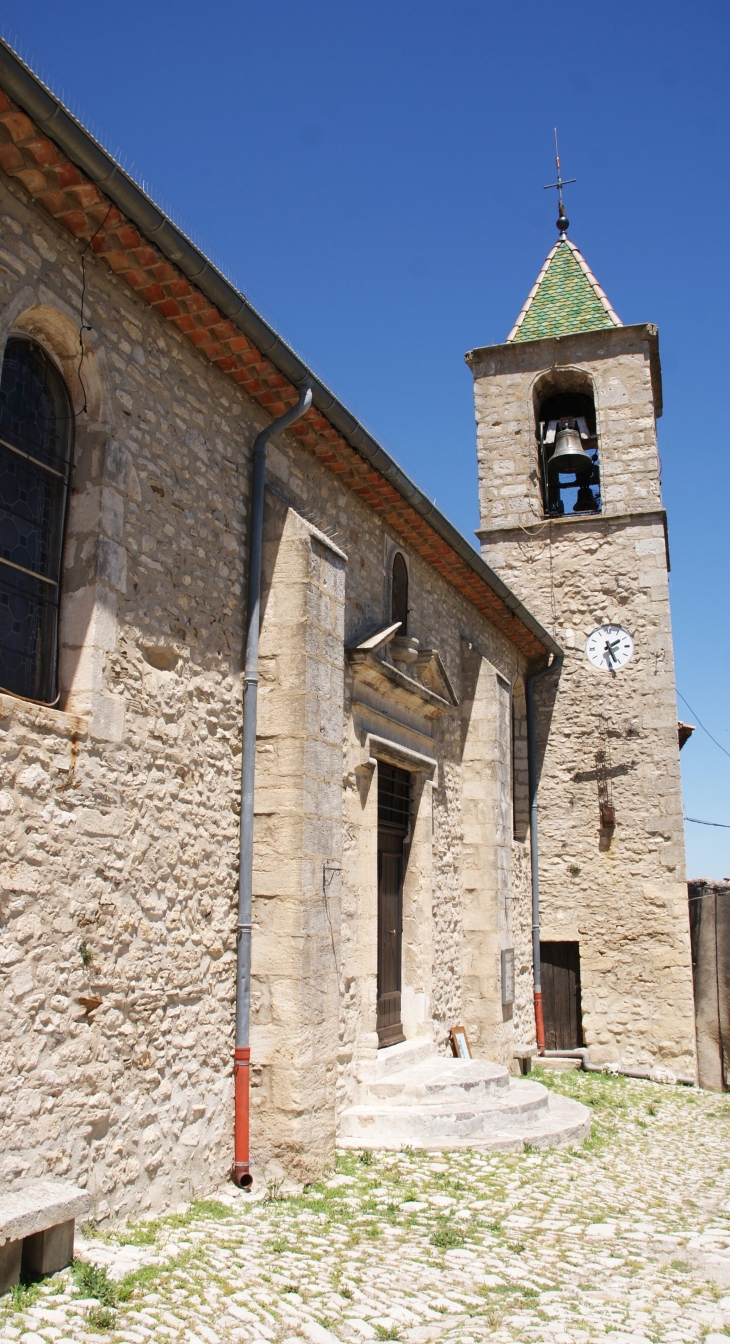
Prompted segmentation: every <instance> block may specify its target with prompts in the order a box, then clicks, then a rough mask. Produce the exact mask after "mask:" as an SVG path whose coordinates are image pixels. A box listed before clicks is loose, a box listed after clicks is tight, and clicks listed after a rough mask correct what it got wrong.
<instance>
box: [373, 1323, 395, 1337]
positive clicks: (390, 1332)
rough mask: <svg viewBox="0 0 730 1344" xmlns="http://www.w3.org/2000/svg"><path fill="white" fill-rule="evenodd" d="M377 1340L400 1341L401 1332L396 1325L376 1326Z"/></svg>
mask: <svg viewBox="0 0 730 1344" xmlns="http://www.w3.org/2000/svg"><path fill="white" fill-rule="evenodd" d="M375 1338H376V1339H400V1330H399V1329H398V1328H397V1326H395V1325H376V1326H375Z"/></svg>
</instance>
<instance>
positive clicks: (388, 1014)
mask: <svg viewBox="0 0 730 1344" xmlns="http://www.w3.org/2000/svg"><path fill="white" fill-rule="evenodd" d="M409 822H410V776H409V774H408V772H407V771H406V770H399V769H397V767H396V766H393V765H387V764H385V763H379V764H378V1002H377V1021H376V1027H377V1032H378V1039H379V1042H380V1045H381V1046H384V1045H395V1044H396V1042H398V1041H404V1040H405V1036H404V1035H403V1025H402V1022H401V960H402V944H403V872H404V846H405V844H406V841H407V837H408V827H409Z"/></svg>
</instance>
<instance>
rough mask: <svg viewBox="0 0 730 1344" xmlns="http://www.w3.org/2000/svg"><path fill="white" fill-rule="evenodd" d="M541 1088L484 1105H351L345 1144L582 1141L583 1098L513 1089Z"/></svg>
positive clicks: (508, 1145)
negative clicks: (508, 1100) (580, 1101)
mask: <svg viewBox="0 0 730 1344" xmlns="http://www.w3.org/2000/svg"><path fill="white" fill-rule="evenodd" d="M513 1087H514V1089H515V1091H518V1090H521V1089H522V1088H524V1087H528V1088H531V1089H532V1088H535V1089H539V1091H540V1092H542V1093H543V1094H544V1095H543V1096H535V1095H534V1094H533V1095H532V1096H529V1097H520V1096H519V1095H518V1096H515V1097H514V1098H510V1104H509V1105H505V1104H496V1103H494V1102H492V1103H491V1104H490V1103H484V1104H482V1105H479V1106H468V1105H464V1104H462V1105H458V1104H456V1105H452V1106H444V1107H441V1108H436V1107H433V1106H379V1107H377V1106H350V1107H348V1108H347V1110H345V1111H344V1112H343V1113H342V1116H341V1117H340V1127H339V1135H338V1143H339V1145H340V1146H341V1147H343V1148H375V1149H402V1148H405V1147H411V1148H425V1149H429V1148H431V1149H433V1148H436V1149H450V1148H470V1147H474V1148H488V1149H499V1150H509V1149H519V1148H523V1147H524V1145H525V1143H529V1144H531V1145H532V1146H533V1147H536V1148H542V1147H548V1146H550V1145H552V1144H558V1143H568V1142H581V1141H582V1140H583V1139H585V1138H586V1137H587V1135H588V1134H589V1132H590V1124H591V1121H590V1112H589V1111H588V1109H587V1107H585V1106H582V1105H580V1103H579V1102H576V1101H571V1100H569V1099H568V1098H566V1097H559V1096H555V1095H554V1094H550V1093H548V1092H547V1089H545V1088H543V1087H542V1085H541V1084H539V1083H521V1082H519V1081H515V1082H513V1084H512V1086H511V1088H510V1091H512V1088H513Z"/></svg>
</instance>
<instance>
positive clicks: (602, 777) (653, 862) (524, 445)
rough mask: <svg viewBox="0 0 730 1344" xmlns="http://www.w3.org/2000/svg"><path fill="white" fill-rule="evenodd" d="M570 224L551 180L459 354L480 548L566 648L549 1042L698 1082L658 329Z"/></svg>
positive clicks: (548, 813) (547, 945)
mask: <svg viewBox="0 0 730 1344" xmlns="http://www.w3.org/2000/svg"><path fill="white" fill-rule="evenodd" d="M562 185H563V184H562V183H560V184H559V186H560V188H561V187H562ZM567 228H568V221H567V219H566V218H565V211H564V210H563V208H562V191H561V192H560V218H559V220H558V229H559V238H558V241H557V242H556V244H555V246H554V247H553V249H552V251H551V252H550V253H549V255H548V257H547V260H546V261H545V264H544V266H543V268H542V270H541V271H540V274H539V275H538V277H537V280H536V281H535V284H534V285H533V288H532V290H531V291H530V294H529V296H528V298H527V301H526V303H525V305H524V307H523V308H522V311H521V312H520V314H519V316H518V318H517V321H516V322H515V325H514V327H513V328H512V331H511V332H510V334H509V336H508V337H507V340H506V341H505V343H504V344H503V345H494V346H487V347H485V348H482V349H476V350H472V351H471V352H470V353H469V354H468V355H467V356H466V360H467V364H468V365H469V367H470V369H471V370H472V373H473V376H474V396H475V407H476V423H477V457H478V468H479V504H480V516H481V526H480V531H479V533H478V535H479V538H480V541H481V545H482V554H483V556H484V559H485V560H486V561H487V563H488V564H489V565H490V566H491V567H492V568H493V569H494V570H496V572H497V573H498V574H499V575H500V577H501V578H503V579H504V581H505V582H506V583H507V584H508V585H509V587H510V588H511V589H512V590H513V591H514V592H515V593H517V594H518V595H519V597H521V598H522V600H523V601H524V602H525V604H526V605H527V606H528V607H529V608H530V610H532V611H534V613H535V615H536V616H537V617H538V618H539V619H540V620H541V621H542V622H543V623H544V625H545V626H546V628H547V629H549V630H550V631H551V632H552V633H553V634H554V636H555V638H556V639H557V641H558V642H559V644H560V645H561V647H562V648H563V650H564V659H563V662H562V666H560V665H559V666H557V667H556V668H555V669H554V670H553V671H552V672H549V673H547V675H545V676H543V677H541V678H540V680H539V681H537V682H536V683H535V699H536V706H537V717H536V724H537V727H536V749H537V778H538V781H539V786H538V795H537V797H538V817H539V856H538V872H539V883H540V907H541V920H540V923H541V934H540V938H541V954H540V960H541V970H542V990H543V1003H544V1013H545V1029H546V1045H547V1047H548V1048H558V1049H563V1048H571V1047H573V1046H577V1045H586V1046H588V1047H589V1049H590V1051H591V1058H592V1060H594V1061H595V1062H599V1063H600V1062H607V1063H608V1062H616V1063H618V1064H621V1065H623V1066H625V1067H632V1066H633V1067H637V1068H649V1069H651V1068H652V1067H655V1066H662V1067H664V1068H669V1069H671V1070H673V1071H674V1072H675V1073H678V1074H680V1075H691V1076H693V1075H694V1069H695V1065H694V1010H693V999H692V970H691V958H690V945H689V932H688V916H687V887H686V878H685V870H684V832H683V816H682V795H681V785H680V772H679V743H678V734H677V713H676V701H675V687H674V663H673V650H672V631H671V622H670V611H669V584H668V570H669V551H668V543H667V525H666V514H665V512H664V509H663V507H662V497H661V487H660V462H659V457H658V452H657V438H656V420H657V418H658V416H660V415H661V411H662V384H661V370H660V364H659V343H658V333H657V329H656V327H654V326H652V325H649V324H638V325H632V326H624V325H623V324H622V323H621V321H620V320H619V318H618V316H617V315H616V313H615V312H614V310H613V308H612V307H611V304H610V303H609V301H608V299H607V297H606V295H605V294H604V292H603V290H602V289H601V287H600V285H599V284H598V282H597V280H596V279H595V277H594V276H593V274H592V273H591V271H590V269H589V267H588V265H587V263H586V262H585V260H584V259H583V257H582V256H581V254H580V252H579V251H578V248H577V247H576V246H575V245H574V243H572V242H571V241H570V240H569V238H568V236H567ZM517 839H518V837H516V839H515V844H517ZM519 867H520V865H517V868H518V869H519ZM522 867H523V868H524V865H522ZM533 1039H534V1037H533Z"/></svg>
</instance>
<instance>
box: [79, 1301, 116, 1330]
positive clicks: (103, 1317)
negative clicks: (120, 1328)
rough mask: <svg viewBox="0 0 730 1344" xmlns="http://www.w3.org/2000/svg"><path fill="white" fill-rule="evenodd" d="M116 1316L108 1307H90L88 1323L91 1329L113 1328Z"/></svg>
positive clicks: (87, 1314)
mask: <svg viewBox="0 0 730 1344" xmlns="http://www.w3.org/2000/svg"><path fill="white" fill-rule="evenodd" d="M114 1321H115V1316H114V1312H113V1311H110V1310H109V1308H108V1307H89V1310H88V1311H87V1313H86V1324H87V1325H88V1326H89V1328H90V1329H91V1330H113V1329H114Z"/></svg>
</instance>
